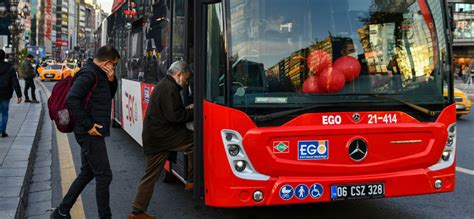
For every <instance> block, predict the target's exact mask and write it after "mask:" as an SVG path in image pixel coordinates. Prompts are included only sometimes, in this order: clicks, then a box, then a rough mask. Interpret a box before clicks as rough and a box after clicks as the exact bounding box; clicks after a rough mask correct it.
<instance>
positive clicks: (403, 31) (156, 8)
mask: <svg viewBox="0 0 474 219" xmlns="http://www.w3.org/2000/svg"><path fill="white" fill-rule="evenodd" d="M114 5H115V7H114V11H113V13H112V15H110V16H109V17H108V19H107V20H106V21H105V22H104V23H107V25H104V26H103V29H102V32H103V33H104V34H101V37H102V38H106V40H102V41H105V42H106V43H109V44H112V45H114V46H115V47H117V48H118V49H119V51H120V52H121V53H122V60H121V63H120V65H119V67H118V69H117V75H118V77H119V78H120V88H119V93H118V95H117V97H116V99H115V106H114V120H115V122H116V124H117V125H120V126H121V127H122V128H123V129H124V130H125V131H126V132H127V133H129V134H130V135H131V136H132V137H133V138H134V139H135V140H136V141H137V142H138V143H140V144H141V132H142V122H143V118H144V112H145V110H146V107H147V105H148V102H149V99H150V95H151V90H152V89H153V86H154V85H155V84H156V83H157V82H159V80H160V79H161V78H163V77H164V75H165V74H166V69H167V67H168V66H169V65H170V63H172V62H173V61H175V60H185V61H187V62H188V63H189V64H190V65H191V66H192V68H193V70H194V76H193V77H194V78H193V82H192V83H191V85H190V87H189V88H188V89H184V90H185V91H184V92H183V101H184V102H185V104H189V103H194V104H195V106H196V111H195V118H196V119H195V121H194V124H193V126H191V127H190V128H194V131H195V145H194V147H195V149H194V154H193V155H192V156H193V157H194V163H193V172H194V184H193V185H194V190H193V191H194V197H195V198H197V199H200V200H202V201H203V202H204V203H205V204H206V205H209V206H217V207H242V206H263V205H286V204H301V203H314V202H330V201H338V200H347V199H366V198H384V197H397V196H408V195H421V194H436V193H444V192H452V191H454V188H455V151H456V105H455V103H454V98H453V76H452V73H451V72H452V68H451V60H452V56H451V55H452V52H451V49H450V48H451V47H450V45H451V42H450V39H449V38H448V36H449V33H448V32H449V26H450V24H449V23H448V22H447V21H448V20H449V19H448V17H449V16H450V13H448V10H447V7H446V3H445V1H442V0H385V1H378V0H360V1H355V0H316V1H315V0H272V1H266V0H252V1H246V0H220V1H219V0H194V1H184V0H168V1H144V2H135V3H134V4H123V3H122V2H116V3H115V4H114ZM130 7H132V8H130ZM125 10H127V11H129V10H135V11H137V12H138V13H137V16H135V17H132V16H128V17H125V15H124V11H125ZM127 14H130V13H128V12H127ZM444 91H447V93H448V95H447V96H445V95H443V92H444ZM187 159H188V157H187V156H186V155H183V154H178V155H177V156H175V157H174V158H171V159H170V162H169V165H168V171H170V172H171V173H173V174H174V175H175V176H178V177H179V178H180V179H181V180H182V181H183V182H185V183H187V181H188V177H187V176H186V174H185V173H187V171H186V170H187V169H188V168H191V167H189V166H188V165H187V162H186V161H187Z"/></svg>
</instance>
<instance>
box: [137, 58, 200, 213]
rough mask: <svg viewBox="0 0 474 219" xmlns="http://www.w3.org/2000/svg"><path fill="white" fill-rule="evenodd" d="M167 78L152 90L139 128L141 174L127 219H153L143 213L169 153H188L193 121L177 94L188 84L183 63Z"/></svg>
mask: <svg viewBox="0 0 474 219" xmlns="http://www.w3.org/2000/svg"><path fill="white" fill-rule="evenodd" d="M167 74H168V75H167V76H166V77H165V78H164V79H163V80H161V81H160V82H159V83H158V84H157V85H156V87H155V89H153V92H152V94H151V100H150V105H149V106H148V109H147V111H146V114H145V121H144V124H143V133H142V137H143V150H144V152H145V173H144V174H143V177H142V179H141V180H140V183H139V185H138V188H137V193H136V195H135V200H134V201H133V203H132V207H133V212H132V213H131V214H130V215H129V216H128V218H131V219H134V218H140V219H148V218H156V217H155V216H149V215H147V214H146V213H145V212H146V210H147V208H148V204H149V203H150V200H151V197H152V195H153V190H154V188H155V183H156V182H157V181H158V178H159V176H160V173H161V170H162V169H163V165H164V163H165V162H166V160H167V159H168V157H169V156H170V153H171V152H172V151H182V152H187V153H191V152H192V148H193V147H192V146H193V141H194V138H193V132H192V131H190V130H188V129H187V128H186V123H187V122H192V121H193V117H194V109H193V105H190V106H188V107H186V108H185V107H184V106H183V102H182V100H181V94H180V91H181V90H182V89H183V86H185V85H187V84H188V80H189V78H190V77H191V71H190V69H189V67H188V65H187V64H186V63H185V62H183V61H177V62H175V63H173V64H172V65H171V66H170V68H169V69H168V72H167Z"/></svg>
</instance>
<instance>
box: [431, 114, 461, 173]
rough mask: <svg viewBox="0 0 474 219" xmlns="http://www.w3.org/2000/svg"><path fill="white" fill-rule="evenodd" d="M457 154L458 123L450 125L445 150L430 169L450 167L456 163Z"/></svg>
mask: <svg viewBox="0 0 474 219" xmlns="http://www.w3.org/2000/svg"><path fill="white" fill-rule="evenodd" d="M455 154H456V123H453V124H451V125H450V126H449V127H448V139H447V140H446V145H445V147H444V151H443V153H442V154H441V158H440V159H439V161H438V163H436V164H435V165H433V166H431V167H430V170H433V171H436V170H441V169H444V168H448V167H450V166H451V165H452V164H453V163H454V159H455Z"/></svg>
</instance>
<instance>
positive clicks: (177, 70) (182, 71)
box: [167, 61, 191, 86]
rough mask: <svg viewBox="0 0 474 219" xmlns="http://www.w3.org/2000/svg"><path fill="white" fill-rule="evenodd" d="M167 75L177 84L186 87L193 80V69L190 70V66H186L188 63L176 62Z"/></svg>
mask: <svg viewBox="0 0 474 219" xmlns="http://www.w3.org/2000/svg"><path fill="white" fill-rule="evenodd" d="M167 74H168V75H169V76H171V77H173V78H174V79H175V80H176V83H178V84H179V85H181V86H185V85H187V84H188V82H189V79H190V78H191V69H190V68H189V66H188V64H186V62H184V61H176V62H173V64H171V66H170V68H169V69H168V72H167Z"/></svg>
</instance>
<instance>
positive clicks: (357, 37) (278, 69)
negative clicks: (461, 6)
mask: <svg viewBox="0 0 474 219" xmlns="http://www.w3.org/2000/svg"><path fill="white" fill-rule="evenodd" d="M226 3H227V7H228V9H227V10H226V11H227V12H224V13H230V16H227V17H228V21H230V23H228V24H227V27H228V28H227V31H228V33H227V36H229V39H228V40H229V54H228V57H229V59H230V62H229V63H230V64H229V65H231V66H228V68H227V69H229V71H230V73H229V74H228V75H231V77H232V79H231V80H232V84H231V85H228V86H227V89H229V93H230V94H232V95H231V96H232V97H231V98H232V104H233V105H234V106H235V107H239V106H245V107H253V106H262V105H264V104H266V105H276V106H278V105H280V106H282V105H286V106H288V105H297V106H302V105H308V104H318V103H332V102H338V103H340V102H351V101H357V100H361V99H364V101H369V102H370V101H372V100H373V103H379V102H383V101H381V99H380V98H373V99H371V98H370V97H372V96H373V95H389V96H393V97H396V98H397V99H399V100H403V101H407V102H411V103H416V104H430V105H436V104H438V105H440V106H443V105H444V103H445V98H444V97H443V87H444V86H446V84H447V81H446V80H448V77H447V74H448V72H447V68H445V67H443V65H444V64H443V63H447V59H448V58H447V54H446V53H447V48H446V36H445V34H444V31H445V28H444V22H443V12H442V3H441V1H439V0H272V1H266V0H252V1H245V0H228V1H227V2H226ZM218 12H219V11H218ZM211 22H212V21H211ZM216 24H217V25H221V26H224V25H225V24H222V23H220V24H219V22H216ZM225 81H226V79H225V75H224V74H221V75H220V77H219V83H216V84H219V88H217V85H215V86H216V88H215V89H221V90H223V88H222V87H223V86H224V84H229V83H224V82H225ZM362 96H364V97H365V98H361V97H362ZM219 99H222V101H223V99H224V97H223V96H222V97H220V98H216V100H217V102H220V101H219ZM384 101H385V102H390V98H387V99H385V100H384ZM392 102H393V104H397V103H395V102H396V101H392Z"/></svg>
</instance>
